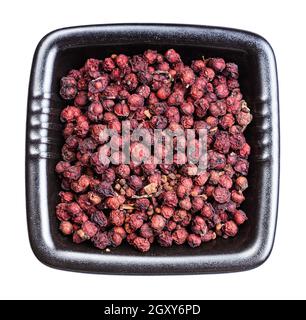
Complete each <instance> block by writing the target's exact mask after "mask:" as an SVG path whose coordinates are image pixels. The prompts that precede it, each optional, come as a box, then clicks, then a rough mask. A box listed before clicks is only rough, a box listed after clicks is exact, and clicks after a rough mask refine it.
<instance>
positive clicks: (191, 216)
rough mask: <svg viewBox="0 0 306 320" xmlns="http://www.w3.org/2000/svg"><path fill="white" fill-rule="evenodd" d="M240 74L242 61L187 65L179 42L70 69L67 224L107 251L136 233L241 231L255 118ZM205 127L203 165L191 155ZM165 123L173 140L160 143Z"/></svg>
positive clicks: (173, 240) (140, 245)
mask: <svg viewBox="0 0 306 320" xmlns="http://www.w3.org/2000/svg"><path fill="white" fill-rule="evenodd" d="M199 56H201V54H199ZM238 77H239V72H238V66H237V65H236V64H235V63H233V62H226V61H224V59H222V58H220V57H212V58H208V59H204V58H202V59H198V60H194V61H192V63H191V64H190V65H186V64H184V62H183V60H182V58H181V56H180V54H179V53H178V52H176V51H175V50H174V49H169V50H167V51H166V52H165V53H164V54H161V53H158V52H157V51H156V50H152V49H148V50H146V51H145V52H144V53H143V54H138V55H134V56H127V55H125V54H123V53H120V54H113V55H111V56H110V57H106V58H104V59H93V58H90V59H88V60H87V61H85V64H84V66H83V67H82V68H80V69H79V70H71V71H70V72H69V73H68V74H67V75H65V76H63V77H62V79H61V82H60V91H59V94H60V96H61V97H62V98H63V99H64V100H66V106H65V108H63V110H62V112H61V115H60V119H61V121H62V122H63V123H64V128H63V136H64V139H65V143H64V145H63V146H62V159H61V161H59V162H58V164H57V165H56V168H55V171H56V173H57V174H58V175H59V178H60V179H61V186H62V189H63V190H62V191H61V192H60V193H59V199H60V201H59V203H58V205H57V206H56V209H55V212H56V216H57V218H58V220H59V221H60V223H59V229H60V231H61V232H62V233H63V234H64V235H66V236H71V238H72V241H73V242H75V243H82V242H84V241H90V242H91V243H92V244H93V245H94V246H95V247H96V248H98V249H101V250H103V249H107V250H108V251H109V250H110V248H112V247H117V246H119V245H121V244H122V243H123V242H127V243H128V244H130V245H131V246H133V247H134V248H136V249H137V250H139V251H141V252H147V251H149V250H150V247H151V245H152V244H153V243H155V244H157V245H160V246H162V247H171V246H172V245H187V244H188V245H189V246H190V247H192V248H194V247H198V246H200V245H205V243H206V242H208V241H212V240H214V239H216V238H217V237H223V238H228V237H234V236H236V234H237V233H238V231H239V228H240V226H241V225H242V224H243V223H245V222H246V221H247V215H246V213H245V212H244V211H243V210H242V209H241V204H242V203H243V201H244V200H245V195H244V194H243V193H244V191H245V190H246V189H247V188H248V180H247V174H248V170H249V162H248V157H249V155H250V153H251V148H250V145H249V144H248V143H247V141H246V138H245V136H244V131H245V130H246V127H247V126H248V125H249V123H250V122H251V121H252V114H251V110H250V108H249V106H248V105H247V102H246V101H245V100H243V96H242V93H241V91H240V87H239V82H238ZM127 123H128V124H129V125H128V126H127V125H126V124H127ZM137 129H141V130H145V131H146V132H147V134H146V135H145V136H144V135H141V134H140V135H137V134H135V132H136V130H137ZM203 130H205V132H206V156H207V167H206V168H205V170H202V171H201V170H199V167H198V166H197V164H195V163H194V162H192V161H190V159H195V158H196V157H197V155H198V154H199V150H200V146H201V142H200V133H201V132H202V131H203ZM161 131H162V132H163V133H162V138H161V140H162V141H164V144H156V132H161ZM191 131H193V134H194V135H193V137H192V139H191V140H189V142H188V148H189V154H188V155H187V152H186V150H187V149H186V136H187V134H188V132H191ZM171 135H173V136H171ZM167 137H172V138H173V140H172V142H173V145H172V144H171V143H167V142H165V139H167ZM163 139H164V140H163ZM144 143H146V144H144ZM153 146H154V148H153ZM171 147H173V148H172V149H171ZM173 151H174V152H173ZM180 151H182V152H180ZM101 155H102V156H101ZM103 155H104V157H103ZM171 155H172V156H171ZM188 157H189V158H188Z"/></svg>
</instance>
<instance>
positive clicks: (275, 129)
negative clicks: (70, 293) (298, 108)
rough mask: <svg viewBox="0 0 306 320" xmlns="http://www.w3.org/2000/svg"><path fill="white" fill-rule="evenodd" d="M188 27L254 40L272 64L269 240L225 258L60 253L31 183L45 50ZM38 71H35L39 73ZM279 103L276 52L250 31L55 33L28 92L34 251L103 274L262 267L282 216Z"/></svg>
mask: <svg viewBox="0 0 306 320" xmlns="http://www.w3.org/2000/svg"><path fill="white" fill-rule="evenodd" d="M186 29H189V30H190V31H193V32H203V31H205V32H209V33H211V34H218V35H220V36H222V35H223V36H224V35H227V37H229V36H230V37H232V38H233V39H236V40H237V39H238V40H239V41H242V42H251V43H252V46H253V47H254V50H261V54H262V55H263V56H264V57H265V59H266V60H267V62H268V63H269V66H270V68H269V74H268V76H269V78H270V80H271V84H270V85H271V97H270V98H271V102H270V105H271V111H272V112H271V113H272V114H273V125H272V132H271V138H272V139H273V145H272V158H273V164H271V170H272V177H271V192H272V193H273V194H272V196H271V210H270V211H269V212H267V213H266V214H268V215H269V221H270V224H269V225H268V226H267V234H266V238H265V239H262V238H260V237H257V238H256V241H254V243H253V245H252V246H251V247H249V248H247V249H246V250H243V251H240V252H239V255H237V254H236V253H232V254H226V255H222V256H219V255H207V256H203V255H202V256H192V255H191V256H176V257H156V256H145V257H139V256H133V257H127V256H124V260H125V261H124V262H123V261H122V258H121V257H120V256H116V255H111V254H105V255H103V260H101V254H92V253H88V254H84V253H81V252H69V251H60V250H57V249H56V248H55V246H54V245H53V244H52V241H51V242H50V239H46V237H45V234H44V233H43V232H42V230H41V224H40V223H37V221H36V219H37V217H38V216H40V214H41V213H40V212H33V208H32V207H31V205H30V202H31V197H32V196H33V194H34V192H36V191H34V187H33V184H32V183H31V178H32V177H31V174H32V173H31V170H30V168H31V166H30V164H31V163H30V162H31V161H32V160H31V157H30V150H29V145H30V139H29V131H30V129H31V121H30V120H31V119H30V116H31V113H32V109H31V107H32V103H33V99H35V97H36V96H37V88H39V82H40V81H41V75H40V74H38V75H37V70H39V69H41V68H42V67H43V66H44V63H45V61H44V56H45V55H46V53H47V52H51V51H52V48H54V46H56V45H57V44H56V43H57V39H59V38H69V37H74V36H76V35H78V34H79V33H80V32H84V31H86V32H90V33H93V34H97V33H100V32H107V31H109V30H112V32H113V31H116V30H118V31H121V32H122V31H125V32H129V30H134V31H135V30H137V31H139V32H141V31H147V30H150V31H152V32H158V31H164V32H170V31H174V30H179V31H184V30H186ZM35 70H36V71H35ZM279 130H280V129H279V101H278V82H277V67H276V60H275V55H274V52H273V49H272V47H271V45H270V44H269V43H268V42H267V40H265V39H264V38H263V37H261V36H259V35H257V34H255V33H252V32H249V31H243V30H238V29H232V28H224V27H215V26H202V25H190V24H157V23H154V24H152V23H120V24H102V25H86V26H75V27H67V28H61V29H57V30H54V31H52V32H50V33H48V34H47V35H45V36H44V37H43V38H42V39H41V40H40V42H39V43H38V45H37V48H36V50H35V54H34V57H33V62H32V69H31V77H30V84H29V94H28V112H27V139H26V207H27V222H28V235H29V240H30V244H31V248H32V250H33V252H34V254H35V256H36V257H37V258H38V260H39V261H41V262H42V263H44V264H46V265H48V266H50V267H54V268H57V269H62V270H69V271H79V272H90V273H102V274H139V275H141V274H152V275H153V274H156V275H161V274H168V275H169V274H196V273H223V272H236V271H245V270H249V269H253V268H255V267H258V266H260V265H261V264H263V263H264V262H265V261H266V260H267V259H268V257H269V256H270V254H271V251H272V248H273V244H274V239H275V232H276V225H277V215H278V197H279V167H280V159H279V158H280V135H279ZM97 256H99V259H97Z"/></svg>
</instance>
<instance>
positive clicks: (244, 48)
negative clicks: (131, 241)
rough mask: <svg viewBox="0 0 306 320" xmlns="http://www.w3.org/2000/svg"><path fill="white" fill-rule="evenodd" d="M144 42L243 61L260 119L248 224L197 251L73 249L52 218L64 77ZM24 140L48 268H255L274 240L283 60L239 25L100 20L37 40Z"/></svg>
mask: <svg viewBox="0 0 306 320" xmlns="http://www.w3.org/2000/svg"><path fill="white" fill-rule="evenodd" d="M147 48H155V49H158V50H161V51H162V52H164V51H166V49H168V48H174V49H176V50H178V51H179V52H180V53H181V55H182V57H183V60H184V61H185V62H186V63H188V62H191V60H192V59H195V58H199V57H201V56H205V57H210V56H220V57H223V58H224V59H225V60H227V61H233V62H235V63H237V64H238V66H239V70H240V75H241V76H240V83H241V89H242V93H243V94H244V97H245V99H246V101H247V102H248V104H249V105H250V106H251V108H252V113H253V115H254V120H253V122H252V123H251V125H250V126H249V128H248V130H247V133H246V134H247V139H248V142H249V143H250V145H251V147H252V155H251V158H250V173H249V185H250V187H249V189H247V192H246V201H245V203H244V205H243V209H244V210H245V211H246V212H247V213H248V216H249V220H248V222H247V223H246V224H245V225H244V226H243V227H242V228H241V230H240V232H239V235H238V236H237V237H236V238H234V239H228V240H223V239H217V240H215V241H213V242H211V243H208V244H205V245H202V246H201V247H199V248H196V249H191V248H189V247H187V246H186V247H184V246H173V247H171V248H161V247H157V246H156V247H155V246H153V248H152V250H151V251H150V252H148V253H146V254H143V253H139V252H136V251H135V250H134V249H133V248H131V247H129V246H127V245H126V246H125V245H123V246H120V247H118V248H116V249H113V250H112V251H111V252H110V253H107V252H101V251H98V250H97V249H95V248H93V247H90V246H89V245H87V244H82V245H76V244H73V243H72V241H71V239H68V238H65V237H64V236H62V235H61V234H60V232H59V231H58V222H57V220H56V217H55V206H56V203H57V200H58V199H57V193H58V191H59V188H60V184H59V181H58V179H57V177H56V175H55V173H54V167H55V164H56V162H57V161H58V160H59V159H60V150H61V145H62V144H63V138H62V134H61V130H62V124H61V122H60V119H59V114H60V111H61V109H62V107H63V106H64V104H65V103H64V101H62V100H61V98H60V96H59V94H58V92H59V80H60V78H61V77H62V76H63V75H65V74H66V72H67V71H68V70H70V69H72V68H79V67H81V66H82V64H83V63H84V61H85V59H87V58H89V57H95V58H100V59H101V58H103V57H105V56H108V55H110V54H111V53H114V52H124V53H126V54H135V53H141V52H143V51H144V50H145V49H147ZM26 134H27V138H26V193H27V194H26V195H27V215H28V229H29V237H30V242H31V246H32V249H33V251H34V253H35V255H36V256H37V258H38V259H39V260H40V261H41V262H43V263H45V264H46V265H49V266H51V267H55V268H59V269H65V270H72V271H83V272H93V273H115V274H189V273H216V272H233V271H242V270H248V269H251V268H254V267H257V266H259V265H260V264H262V263H263V262H264V261H265V260H266V259H267V258H268V256H269V254H270V252H271V250H272V247H273V242H274V236H275V228H276V221H277V207H278V188H279V107H278V83H277V71H276V62H275V57H274V54H273V50H272V48H271V46H270V45H269V43H268V42H267V41H266V40H265V39H263V38H262V37H260V36H258V35H256V34H253V33H249V32H245V31H240V30H233V29H226V28H217V27H205V26H192V25H157V24H121V25H98V26H85V27H74V28H67V29H61V30H57V31H54V32H51V33H50V34H48V35H47V36H45V37H44V38H43V39H42V40H41V41H40V43H39V44H38V46H37V49H36V52H35V55H34V60H33V65H32V71H31V78H30V86H29V96H28V115H27V132H26Z"/></svg>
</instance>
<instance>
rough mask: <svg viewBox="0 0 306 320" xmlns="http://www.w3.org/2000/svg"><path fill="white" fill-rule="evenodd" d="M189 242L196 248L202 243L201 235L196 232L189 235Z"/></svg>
mask: <svg viewBox="0 0 306 320" xmlns="http://www.w3.org/2000/svg"><path fill="white" fill-rule="evenodd" d="M187 242H188V244H189V246H190V247H191V248H195V247H198V246H200V245H201V243H202V240H201V237H200V236H198V235H196V234H190V235H188V238H187Z"/></svg>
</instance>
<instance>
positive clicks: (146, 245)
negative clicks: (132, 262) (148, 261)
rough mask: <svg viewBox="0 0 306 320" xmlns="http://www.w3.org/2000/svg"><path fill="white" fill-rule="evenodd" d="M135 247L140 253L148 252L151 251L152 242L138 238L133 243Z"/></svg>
mask: <svg viewBox="0 0 306 320" xmlns="http://www.w3.org/2000/svg"><path fill="white" fill-rule="evenodd" d="M133 245H134V246H135V248H136V249H138V250H139V251H140V252H147V251H149V250H150V242H149V240H148V239H145V238H142V237H136V238H135V239H134V241H133Z"/></svg>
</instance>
